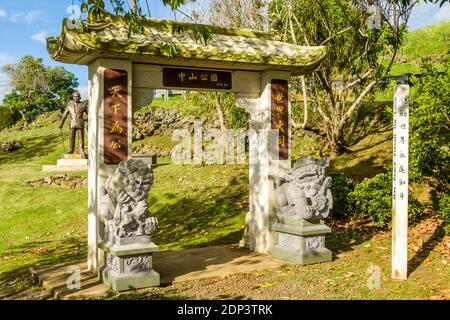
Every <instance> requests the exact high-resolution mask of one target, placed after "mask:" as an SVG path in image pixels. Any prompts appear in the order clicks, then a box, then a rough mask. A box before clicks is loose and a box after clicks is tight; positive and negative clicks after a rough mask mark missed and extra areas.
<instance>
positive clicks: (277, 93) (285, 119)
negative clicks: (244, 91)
mask: <svg viewBox="0 0 450 320" xmlns="http://www.w3.org/2000/svg"><path fill="white" fill-rule="evenodd" d="M288 92H289V86H288V82H287V81H286V80H276V79H274V80H272V83H271V127H272V129H274V130H278V159H274V160H287V159H289V96H288Z"/></svg>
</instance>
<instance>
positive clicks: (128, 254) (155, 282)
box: [98, 236, 160, 291]
mask: <svg viewBox="0 0 450 320" xmlns="http://www.w3.org/2000/svg"><path fill="white" fill-rule="evenodd" d="M98 246H99V248H100V249H102V250H103V251H104V255H105V265H104V266H103V267H102V268H101V269H100V270H99V277H100V279H102V280H103V282H105V283H106V284H107V285H109V286H110V287H111V289H113V290H116V291H125V290H131V289H140V288H146V287H154V286H159V285H160V278H159V273H157V272H156V271H155V270H153V253H154V252H157V251H158V250H159V247H158V246H157V245H155V244H154V243H153V242H151V241H150V238H149V237H147V236H139V237H130V238H117V237H113V241H112V242H106V243H105V242H100V243H99V245H98Z"/></svg>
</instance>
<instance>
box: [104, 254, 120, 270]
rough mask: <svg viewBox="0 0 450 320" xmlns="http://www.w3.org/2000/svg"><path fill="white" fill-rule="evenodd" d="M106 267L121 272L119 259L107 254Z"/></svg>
mask: <svg viewBox="0 0 450 320" xmlns="http://www.w3.org/2000/svg"><path fill="white" fill-rule="evenodd" d="M106 266H107V267H108V268H110V269H111V270H114V271H115V272H119V258H118V257H116V256H114V255H112V254H110V253H109V252H107V253H106Z"/></svg>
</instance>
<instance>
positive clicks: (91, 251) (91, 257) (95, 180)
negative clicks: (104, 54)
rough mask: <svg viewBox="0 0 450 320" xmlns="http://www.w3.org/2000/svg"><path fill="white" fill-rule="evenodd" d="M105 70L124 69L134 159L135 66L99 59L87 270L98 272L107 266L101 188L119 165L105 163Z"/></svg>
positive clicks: (93, 97)
mask: <svg viewBox="0 0 450 320" xmlns="http://www.w3.org/2000/svg"><path fill="white" fill-rule="evenodd" d="M106 69H115V70H123V71H126V73H127V79H128V86H127V87H128V88H127V90H128V94H127V105H128V110H127V112H128V118H127V121H128V130H127V131H126V132H124V134H126V135H127V136H126V139H127V141H128V143H127V150H126V153H127V155H128V158H130V157H131V134H132V127H131V119H132V98H131V97H132V64H131V61H127V60H117V59H103V58H102V59H97V60H95V61H93V62H92V63H91V64H90V65H89V125H88V136H89V148H88V269H89V270H90V271H91V272H93V273H97V272H98V270H99V268H100V267H101V266H102V265H103V263H104V261H103V260H104V258H103V257H104V253H103V252H102V250H99V248H98V242H99V237H101V236H102V234H103V230H104V226H103V224H102V223H101V222H100V221H99V218H98V212H99V206H100V201H99V196H100V188H101V187H102V186H103V185H104V183H105V181H106V179H107V178H108V177H109V176H110V175H111V174H113V173H114V171H115V169H116V168H117V165H110V164H105V155H104V133H105V130H104V120H105V117H104V90H105V88H104V72H105V70H106Z"/></svg>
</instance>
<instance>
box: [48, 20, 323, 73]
mask: <svg viewBox="0 0 450 320" xmlns="http://www.w3.org/2000/svg"><path fill="white" fill-rule="evenodd" d="M108 20H109V22H103V23H90V24H88V25H87V28H85V30H83V31H81V30H69V28H68V27H67V24H66V21H67V20H64V22H63V27H62V31H61V35H60V36H59V37H49V38H47V50H48V52H49V53H50V55H51V56H52V58H53V59H55V60H57V61H61V62H65V63H76V64H88V63H89V62H91V61H92V60H94V59H95V58H98V57H107V58H121V59H132V60H133V61H136V62H150V63H152V62H153V63H158V64H175V65H177V64H182V65H189V63H194V64H195V63H199V62H202V63H203V64H210V63H211V64H216V65H217V64H220V65H228V64H231V65H232V66H229V68H235V69H240V68H241V67H242V69H247V70H253V69H254V70H264V69H279V70H289V71H291V72H292V73H293V74H300V73H306V72H310V71H312V70H314V69H315V68H316V67H317V65H318V64H319V63H320V61H321V60H322V58H323V57H324V56H325V53H326V50H325V47H323V46H321V47H305V46H298V45H293V44H289V43H285V42H281V41H277V40H276V36H275V34H273V33H268V32H260V31H254V30H248V29H231V28H219V27H213V26H203V27H207V28H209V30H210V31H211V33H212V37H211V39H209V40H208V41H207V43H206V45H204V44H203V43H202V42H200V41H196V40H195V35H194V31H193V29H194V28H196V27H197V26H198V25H195V24H189V23H180V22H174V21H166V20H156V19H147V20H146V21H145V23H144V24H145V26H144V32H143V33H142V34H131V35H130V36H128V31H127V30H126V29H125V27H124V25H123V22H122V20H121V18H120V17H109V18H108ZM177 25H181V26H183V27H184V28H183V31H181V32H173V29H174V26H177Z"/></svg>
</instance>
